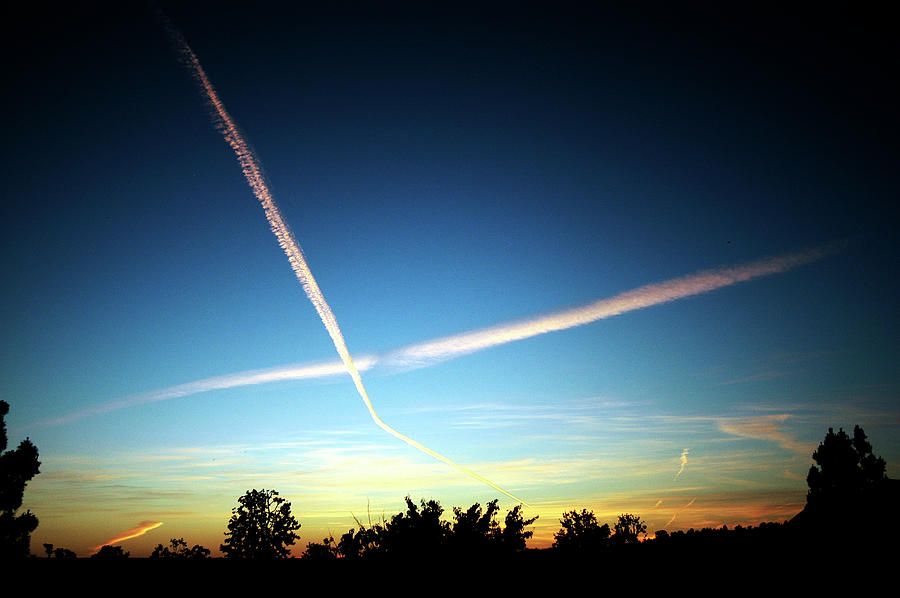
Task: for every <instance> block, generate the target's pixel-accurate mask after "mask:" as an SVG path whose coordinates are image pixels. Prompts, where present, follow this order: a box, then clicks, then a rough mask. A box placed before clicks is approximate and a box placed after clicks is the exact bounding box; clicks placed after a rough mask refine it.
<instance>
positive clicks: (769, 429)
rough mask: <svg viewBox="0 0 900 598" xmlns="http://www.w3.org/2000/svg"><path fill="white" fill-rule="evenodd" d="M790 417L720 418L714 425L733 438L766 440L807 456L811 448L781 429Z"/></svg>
mask: <svg viewBox="0 0 900 598" xmlns="http://www.w3.org/2000/svg"><path fill="white" fill-rule="evenodd" d="M790 417H791V416H790V415H789V414H786V413H779V414H775V415H758V416H751V417H731V418H720V419H719V420H718V421H717V422H716V423H717V425H718V427H719V430H721V431H722V432H725V433H726V434H731V435H733V436H740V437H742V438H753V439H755V440H767V441H769V442H774V443H775V444H777V445H778V446H780V447H781V448H783V449H786V450H788V451H791V452H792V453H799V454H801V455H804V454H809V453H810V452H811V449H812V446H811V445H809V444H805V443H803V442H799V441H797V440H795V439H794V438H792V437H791V436H790V435H789V434H788V433H787V432H785V431H784V430H783V429H782V424H783V423H784V421H785V420H787V419H788V418H790Z"/></svg>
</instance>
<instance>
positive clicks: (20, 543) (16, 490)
mask: <svg viewBox="0 0 900 598" xmlns="http://www.w3.org/2000/svg"><path fill="white" fill-rule="evenodd" d="M7 413H9V403H7V402H6V401H0V558H22V557H26V556H28V554H29V552H30V548H31V532H33V531H34V530H35V529H36V528H37V526H38V519H37V517H35V515H34V514H33V513H32V512H31V511H25V512H24V513H22V514H19V515H17V514H16V512H17V511H18V510H19V508H21V506H22V499H23V497H24V495H25V486H26V485H27V484H28V481H29V480H31V478H33V477H34V476H36V475H37V474H38V473H40V465H41V462H40V461H38V450H37V447H36V446H34V444H32V442H31V440H29V439H28V438H26V439H25V440H23V441H22V442H21V443H19V448H17V449H16V450H14V451H7V450H6V441H7V438H6V420H5V418H6V414H7ZM4 451H6V452H4Z"/></svg>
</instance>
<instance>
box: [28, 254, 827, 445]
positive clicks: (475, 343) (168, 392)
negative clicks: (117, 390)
mask: <svg viewBox="0 0 900 598" xmlns="http://www.w3.org/2000/svg"><path fill="white" fill-rule="evenodd" d="M839 247H840V246H839V245H838V244H834V245H828V246H824V247H818V248H813V249H809V250H806V251H799V252H794V253H788V254H782V255H779V256H775V257H770V258H765V259H761V260H756V261H753V262H749V263H745V264H740V265H737V266H730V267H722V268H716V269H712V270H704V271H701V272H696V273H694V274H688V275H686V276H681V277H679V278H673V279H670V280H667V281H663V282H659V283H655V284H649V285H645V286H642V287H638V288H636V289H632V290H630V291H625V292H624V293H620V294H618V295H615V296H614V297H610V298H607V299H600V300H598V301H594V302H592V303H589V304H587V305H584V306H581V307H576V308H572V309H565V310H560V311H556V312H551V313H549V314H544V315H539V316H534V317H531V318H527V319H524V320H516V321H513V322H506V323H502V324H498V325H496V326H490V327H487V328H481V329H478V330H471V331H466V332H462V333H458V334H455V335H451V336H445V337H441V338H437V339H432V340H427V341H424V342H421V343H417V344H413V345H407V346H406V347H401V348H399V349H395V350H392V351H387V352H384V353H380V354H367V355H361V356H359V357H356V358H354V359H353V362H354V364H355V366H356V370H357V371H358V372H360V371H366V370H372V369H376V368H380V369H384V370H386V371H405V370H412V369H419V368H425V367H430V366H434V365H437V364H440V363H442V362H445V361H448V360H451V359H454V358H456V357H461V356H463V355H468V354H470V353H474V352H477V351H483V350H485V349H489V348H492V347H496V346H499V345H503V344H506V343H511V342H513V341H518V340H524V339H527V338H531V337H534V336H539V335H541V334H548V333H550V332H555V331H559V330H566V329H568V328H574V327H577V326H584V325H586V324H590V323H592V322H596V321H598V320H603V319H606V318H610V317H612V316H616V315H620V314H624V313H628V312H630V311H635V310H639V309H644V308H647V307H652V306H654V305H660V304H663V303H669V302H671V301H676V300H678V299H684V298H687V297H691V296H694V295H699V294H702V293H707V292H710V291H714V290H716V289H720V288H724V287H728V286H732V285H735V284H738V283H741V282H745V281H748V280H752V279H755V278H761V277H763V276H769V275H772V274H778V273H782V272H786V271H788V270H791V269H793V268H796V267H798V266H802V265H804V264H808V263H810V262H813V261H815V260H818V259H821V258H823V257H825V256H827V255H829V254H831V253H833V252H834V251H836V250H837V249H838V248H839ZM346 371H347V370H346V367H345V365H344V363H342V362H340V361H329V362H313V363H301V364H291V365H284V366H278V367H274V368H269V369H260V370H247V371H243V372H236V373H233V374H227V375H224V376H214V377H211V378H204V379H202V380H196V381H193V382H187V383H185V384H179V385H177V386H170V387H168V388H163V389H159V390H153V391H150V392H146V393H142V394H138V395H132V396H129V397H124V398H122V399H117V400H115V401H110V402H108V403H103V404H101V405H96V406H93V407H89V408H87V409H82V410H80V411H75V412H72V413H69V414H66V415H63V416H60V417H57V418H53V419H48V420H44V421H40V422H36V423H35V425H46V426H55V425H61V424H67V423H71V422H74V421H77V420H80V419H83V418H85V417H89V416H92V415H100V414H102V413H108V412H110V411H116V410H118V409H124V408H126V407H134V406H137V405H142V404H145V403H155V402H159V401H166V400H169V399H175V398H180V397H186V396H190V395H195V394H199V393H203V392H209V391H213V390H224V389H228V388H236V387H240V386H251V385H257V384H269V383H273V382H281V381H285V380H309V379H318V378H325V377H330V376H337V375H341V374H344V373H345V372H346ZM730 429H734V430H750V428H748V427H747V426H741V425H739V423H738V424H735V425H734V426H731V428H730ZM722 430H723V431H727V430H726V429H725V428H722ZM751 431H752V430H751ZM738 435H739V436H740V435H744V434H738Z"/></svg>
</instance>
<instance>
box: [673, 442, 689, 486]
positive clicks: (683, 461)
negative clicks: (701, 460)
mask: <svg viewBox="0 0 900 598" xmlns="http://www.w3.org/2000/svg"><path fill="white" fill-rule="evenodd" d="M690 452H691V449H687V448H686V449H684V450H683V451H681V457H680V459H679V460H680V461H681V467H680V468H679V469H678V473H676V474H675V477H674V478H673V481H674V480H677V479H678V476H680V475H681V474H682V473H684V468H685V466H686V465H687V462H688V459H687V456H688V453H690Z"/></svg>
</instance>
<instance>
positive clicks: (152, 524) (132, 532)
mask: <svg viewBox="0 0 900 598" xmlns="http://www.w3.org/2000/svg"><path fill="white" fill-rule="evenodd" d="M160 525H162V521H141V522H140V523H138V524H137V525H136V526H134V527H133V528H131V529H129V530H125V531H124V532H122V533H121V534H119V535H118V536H116V537H115V538H110V539H109V540H107V541H106V542H104V543H102V544H98V545H97V546H94V548H93V550H91V552H97V551H98V550H100V549H101V548H103V547H104V546H108V545H109V546H111V545H113V544H115V543H117V542H124V541H125V540H130V539H132V538H137V537H138V536H143V535H144V534H146V533H147V532H149V531H150V530H152V529H156V528H158V527H159V526H160Z"/></svg>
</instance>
